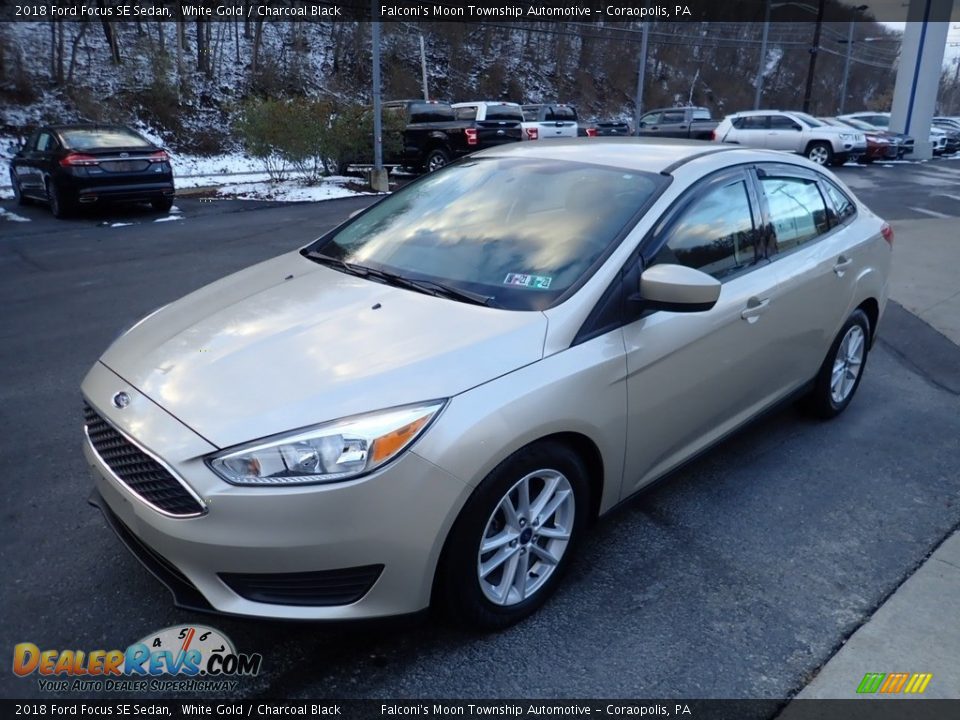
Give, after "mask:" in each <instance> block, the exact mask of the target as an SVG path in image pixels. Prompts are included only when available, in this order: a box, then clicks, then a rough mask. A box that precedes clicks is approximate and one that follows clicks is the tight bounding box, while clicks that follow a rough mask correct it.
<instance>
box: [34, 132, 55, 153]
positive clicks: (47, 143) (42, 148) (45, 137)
mask: <svg viewBox="0 0 960 720" xmlns="http://www.w3.org/2000/svg"><path fill="white" fill-rule="evenodd" d="M55 144H56V143H54V141H53V135H51V134H50V133H48V132H42V133H40V137H38V138H37V150H38V151H39V152H47V151H48V150H52V149H53V146H54V145H55Z"/></svg>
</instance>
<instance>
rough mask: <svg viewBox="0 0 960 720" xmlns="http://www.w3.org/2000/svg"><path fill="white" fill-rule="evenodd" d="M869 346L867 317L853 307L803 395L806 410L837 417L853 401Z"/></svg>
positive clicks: (828, 416)
mask: <svg viewBox="0 0 960 720" xmlns="http://www.w3.org/2000/svg"><path fill="white" fill-rule="evenodd" d="M869 346H870V320H869V319H868V318H867V315H866V313H864V312H863V310H859V309H857V310H854V311H853V313H852V314H851V315H850V317H849V318H847V322H845V323H844V325H843V327H842V328H841V329H840V332H839V333H838V334H837V337H836V339H835V340H834V341H833V345H831V346H830V352H828V353H827V357H826V359H825V360H824V361H823V365H822V366H821V367H820V372H819V373H818V374H817V378H816V380H815V381H814V386H813V389H812V390H811V391H810V394H809V395H808V396H807V397H806V398H804V406H805V407H806V409H807V410H809V411H810V412H812V413H813V414H814V415H816V416H817V417H820V418H824V419H829V418H832V417H836V416H837V415H839V414H840V413H842V412H843V411H844V410H846V409H847V405H849V404H850V401H851V400H853V396H854V394H855V393H856V392H857V388H858V387H859V386H860V379H861V378H862V377H863V368H864V366H865V365H866V363H867V353H868V352H869Z"/></svg>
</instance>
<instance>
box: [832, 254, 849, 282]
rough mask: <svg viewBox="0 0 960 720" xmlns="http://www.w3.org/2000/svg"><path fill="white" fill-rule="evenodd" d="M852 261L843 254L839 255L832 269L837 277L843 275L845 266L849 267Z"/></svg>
mask: <svg viewBox="0 0 960 720" xmlns="http://www.w3.org/2000/svg"><path fill="white" fill-rule="evenodd" d="M852 262H853V260H851V259H850V258H848V257H847V256H845V255H841V256H840V257H839V258H837V262H836V264H835V265H834V266H833V271H834V272H835V273H836V274H837V277H843V274H844V273H845V272H846V270H847V268H848V267H850V264H851V263H852Z"/></svg>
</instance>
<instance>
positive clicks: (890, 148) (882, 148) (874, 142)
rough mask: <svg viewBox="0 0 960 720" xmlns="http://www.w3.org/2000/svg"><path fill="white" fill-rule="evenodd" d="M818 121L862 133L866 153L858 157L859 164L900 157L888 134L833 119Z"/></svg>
mask: <svg viewBox="0 0 960 720" xmlns="http://www.w3.org/2000/svg"><path fill="white" fill-rule="evenodd" d="M819 120H821V121H822V122H825V123H826V124H827V125H832V126H834V127H839V128H851V127H852V128H856V129H857V130H859V131H860V132H862V133H863V136H864V138H866V141H867V151H866V152H865V153H863V155H861V156H860V162H863V163H872V162H873V161H874V160H896V159H897V158H898V157H900V154H901V153H900V147H899V143H897V142H896V141H895V140H893V139H892V138H890V137H889V134H888V133H885V132H880V131H870V130H865V129H864V128H863V127H861V126H859V125H852V124H850V123H847V122H844V121H843V120H841V119H840V118H835V117H822V118H819Z"/></svg>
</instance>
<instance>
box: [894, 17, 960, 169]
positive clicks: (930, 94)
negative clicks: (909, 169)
mask: <svg viewBox="0 0 960 720" xmlns="http://www.w3.org/2000/svg"><path fill="white" fill-rule="evenodd" d="M952 10H953V0H910V7H909V9H908V10H907V25H906V28H905V29H904V31H903V42H902V44H901V46H900V64H899V67H898V68H897V84H896V88H895V89H894V92H893V108H891V113H890V129H891V130H893V131H894V132H903V133H907V134H908V135H912V136H913V138H914V140H915V142H916V144H915V145H914V150H913V156H912V157H913V159H916V160H925V159H928V158H930V157H931V156H932V154H933V152H932V148H931V146H930V121H931V119H932V118H933V115H934V110H935V107H936V102H937V91H938V90H939V88H940V73H941V67H942V65H943V52H944V49H945V48H946V45H947V30H949V28H950V13H951V11H952Z"/></svg>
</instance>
